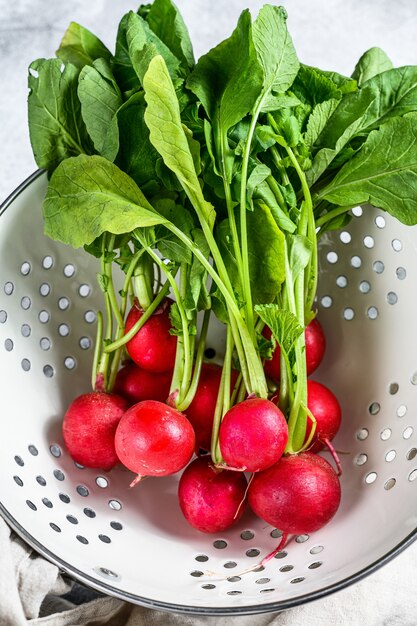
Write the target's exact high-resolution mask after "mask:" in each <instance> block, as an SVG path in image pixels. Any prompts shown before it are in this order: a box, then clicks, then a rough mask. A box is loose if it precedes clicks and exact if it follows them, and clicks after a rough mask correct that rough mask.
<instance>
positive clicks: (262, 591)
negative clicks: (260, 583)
mask: <svg viewBox="0 0 417 626" xmlns="http://www.w3.org/2000/svg"><path fill="white" fill-rule="evenodd" d="M272 591H275V589H272V588H270V589H261V590H260V592H259V593H271V592H272Z"/></svg>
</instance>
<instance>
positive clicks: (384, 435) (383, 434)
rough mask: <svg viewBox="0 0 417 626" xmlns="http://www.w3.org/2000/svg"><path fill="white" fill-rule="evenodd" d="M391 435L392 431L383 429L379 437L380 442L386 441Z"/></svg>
mask: <svg viewBox="0 0 417 626" xmlns="http://www.w3.org/2000/svg"><path fill="white" fill-rule="evenodd" d="M391 435H392V430H391V428H384V430H383V431H381V434H380V437H381V439H382V441H387V440H388V439H389V438H390V437H391Z"/></svg>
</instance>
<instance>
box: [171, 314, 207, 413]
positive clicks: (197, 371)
mask: <svg viewBox="0 0 417 626" xmlns="http://www.w3.org/2000/svg"><path fill="white" fill-rule="evenodd" d="M210 314H211V309H207V311H204V317H203V323H202V324H201V330H200V337H199V340H198V346H197V354H196V357H195V363H194V372H193V377H192V380H191V384H190V386H189V388H188V392H187V395H186V396H185V398H184V400H183V401H182V402H180V403H178V405H177V409H178V410H179V411H185V410H186V409H188V407H189V406H190V404H191V402H192V401H193V399H194V396H195V393H196V391H197V387H198V383H199V381H200V375H201V368H202V365H203V360H204V352H205V349H206V339H207V331H208V327H209V321H210ZM174 371H175V370H174Z"/></svg>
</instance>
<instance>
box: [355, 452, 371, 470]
mask: <svg viewBox="0 0 417 626" xmlns="http://www.w3.org/2000/svg"><path fill="white" fill-rule="evenodd" d="M367 460H368V455H367V454H365V453H361V454H358V455H357V456H356V457H355V461H354V462H355V464H356V465H358V466H359V467H360V466H361V465H365V463H366V462H367Z"/></svg>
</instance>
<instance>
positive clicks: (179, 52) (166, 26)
mask: <svg viewBox="0 0 417 626" xmlns="http://www.w3.org/2000/svg"><path fill="white" fill-rule="evenodd" d="M146 20H147V22H148V24H149V26H150V27H151V29H152V30H153V32H154V33H155V34H156V35H157V36H158V37H159V39H160V40H161V41H163V42H164V44H165V45H166V46H167V47H168V48H169V49H170V50H171V52H172V53H173V54H174V55H175V56H176V57H177V59H179V60H180V61H181V63H182V65H183V67H184V68H186V69H188V68H192V67H193V66H194V53H193V46H192V43H191V40H190V35H189V33H188V30H187V27H186V25H185V23H184V20H183V18H182V16H181V13H180V12H179V10H178V8H177V7H176V6H175V4H174V3H173V2H172V1H171V0H154V2H153V3H152V4H151V6H150V9H149V12H148V14H147V16H146Z"/></svg>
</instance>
